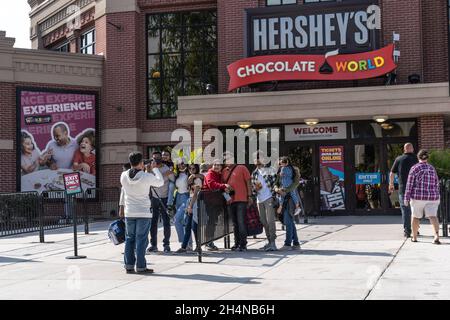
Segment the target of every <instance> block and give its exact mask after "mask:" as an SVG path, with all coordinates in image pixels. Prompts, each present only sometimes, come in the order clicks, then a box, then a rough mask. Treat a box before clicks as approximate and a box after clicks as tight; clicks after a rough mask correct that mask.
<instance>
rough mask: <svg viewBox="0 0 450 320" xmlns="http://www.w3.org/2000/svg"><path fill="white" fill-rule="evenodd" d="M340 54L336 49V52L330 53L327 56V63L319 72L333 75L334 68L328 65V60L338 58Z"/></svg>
mask: <svg viewBox="0 0 450 320" xmlns="http://www.w3.org/2000/svg"><path fill="white" fill-rule="evenodd" d="M338 54H339V49H336V50H334V51H328V52H327V53H326V54H325V62H324V63H323V65H322V66H321V67H320V69H319V72H320V73H322V74H332V73H333V71H334V70H333V67H331V66H330V64H329V63H328V61H327V59H328V57H331V56H337V55H338Z"/></svg>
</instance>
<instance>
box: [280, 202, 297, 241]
mask: <svg viewBox="0 0 450 320" xmlns="http://www.w3.org/2000/svg"><path fill="white" fill-rule="evenodd" d="M289 202H290V203H289V205H288V206H286V208H284V209H283V222H284V225H285V226H286V240H285V241H284V245H285V246H289V247H290V246H291V245H294V246H296V245H299V244H300V243H299V242H298V235H297V228H296V227H295V222H294V217H292V215H291V214H290V213H289V209H290V208H289V207H290V206H291V205H292V201H289Z"/></svg>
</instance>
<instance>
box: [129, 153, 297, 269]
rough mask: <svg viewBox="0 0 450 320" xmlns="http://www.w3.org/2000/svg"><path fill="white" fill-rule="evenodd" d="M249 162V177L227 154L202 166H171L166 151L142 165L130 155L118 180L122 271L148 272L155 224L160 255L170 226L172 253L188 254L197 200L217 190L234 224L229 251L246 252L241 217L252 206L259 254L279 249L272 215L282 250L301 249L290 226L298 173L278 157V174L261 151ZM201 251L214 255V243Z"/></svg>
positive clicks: (166, 244)
mask: <svg viewBox="0 0 450 320" xmlns="http://www.w3.org/2000/svg"><path fill="white" fill-rule="evenodd" d="M254 159H255V163H254V164H255V166H256V168H255V170H254V171H253V172H252V173H250V171H249V170H248V169H247V167H246V166H245V165H240V164H234V156H233V155H232V154H231V153H225V154H224V155H223V160H222V159H220V160H219V159H217V160H214V161H213V162H212V163H211V164H206V163H205V164H202V165H198V164H187V163H184V162H182V161H180V162H178V163H177V164H174V163H173V161H172V160H171V154H170V153H169V152H167V151H163V152H159V151H157V152H153V154H152V158H151V160H149V161H144V159H143V156H142V154H141V153H139V152H133V153H131V154H130V156H129V162H130V163H129V164H126V165H125V166H124V172H123V173H122V175H121V178H120V182H121V186H122V192H121V197H120V216H121V217H122V218H126V219H125V225H126V241H125V254H124V260H125V269H126V271H127V272H128V273H132V272H138V273H151V272H153V270H151V269H148V268H147V265H146V260H145V254H146V253H147V254H148V253H153V252H158V251H159V248H158V241H157V234H158V222H159V220H160V219H161V220H162V222H163V230H164V231H163V234H164V238H163V252H164V253H169V252H171V248H170V237H171V221H173V224H174V225H175V230H176V233H177V238H178V242H179V243H180V248H179V249H178V250H177V251H176V252H177V253H184V252H187V251H192V250H193V245H192V243H193V241H192V239H193V237H196V235H197V226H198V214H199V212H198V196H199V192H200V191H202V190H203V191H218V192H219V194H221V195H222V196H223V197H224V202H225V203H226V210H228V212H229V214H230V216H231V219H232V221H233V231H234V245H233V246H232V247H231V250H233V251H247V236H248V234H247V225H246V215H247V211H248V210H249V207H251V206H256V207H257V210H258V212H259V218H260V222H261V224H262V225H263V227H264V231H265V234H266V237H267V243H266V244H265V245H264V246H263V247H262V248H260V249H261V250H264V251H275V250H278V248H277V246H276V244H275V239H276V227H275V221H276V220H277V215H278V219H279V220H281V221H282V222H283V224H284V225H285V228H286V239H285V241H284V246H283V248H281V249H282V250H298V249H300V242H299V239H298V234H297V229H296V227H295V222H294V221H295V220H294V217H295V215H298V214H299V213H300V212H301V206H300V195H299V193H298V191H297V186H298V185H299V181H300V171H299V169H298V168H296V167H293V166H292V165H291V164H290V161H289V159H288V158H287V157H282V158H280V161H279V168H278V170H277V169H276V168H275V167H273V166H268V165H265V164H264V163H266V162H265V159H264V158H263V157H262V154H261V153H260V152H257V153H256V154H255V157H254ZM211 215H214V213H211ZM149 234H150V246H149V236H148V235H149ZM192 234H193V236H192ZM195 243H197V241H195ZM206 248H207V250H218V248H217V246H216V245H215V244H214V243H213V242H210V243H208V244H206ZM198 249H199V248H196V249H195V250H198ZM135 265H136V268H135Z"/></svg>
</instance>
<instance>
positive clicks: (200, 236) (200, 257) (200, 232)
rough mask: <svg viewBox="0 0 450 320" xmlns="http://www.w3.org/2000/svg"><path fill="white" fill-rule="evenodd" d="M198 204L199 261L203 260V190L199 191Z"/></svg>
mask: <svg viewBox="0 0 450 320" xmlns="http://www.w3.org/2000/svg"><path fill="white" fill-rule="evenodd" d="M197 201H198V206H197V210H198V213H197V216H198V225H197V250H198V262H199V263H201V262H202V220H203V219H202V212H203V199H202V196H201V192H200V193H199V199H198V200H197Z"/></svg>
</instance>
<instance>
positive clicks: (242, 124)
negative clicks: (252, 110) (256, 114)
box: [237, 121, 252, 129]
mask: <svg viewBox="0 0 450 320" xmlns="http://www.w3.org/2000/svg"><path fill="white" fill-rule="evenodd" d="M237 125H238V127H239V128H241V129H248V128H250V127H251V126H252V123H251V122H250V121H239V122H238V123H237Z"/></svg>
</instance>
